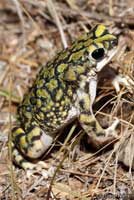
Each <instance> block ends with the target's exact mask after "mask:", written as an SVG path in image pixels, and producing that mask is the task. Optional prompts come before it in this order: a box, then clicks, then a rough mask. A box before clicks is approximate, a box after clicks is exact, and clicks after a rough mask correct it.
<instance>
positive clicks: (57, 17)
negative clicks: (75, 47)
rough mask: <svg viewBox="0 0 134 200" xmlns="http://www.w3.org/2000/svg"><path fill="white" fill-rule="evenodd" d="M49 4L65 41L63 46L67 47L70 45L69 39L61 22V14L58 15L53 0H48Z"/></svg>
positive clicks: (49, 8)
mask: <svg viewBox="0 0 134 200" xmlns="http://www.w3.org/2000/svg"><path fill="white" fill-rule="evenodd" d="M47 6H48V10H49V12H50V14H51V16H52V18H53V19H54V21H55V23H56V25H57V27H58V29H59V32H60V36H61V40H62V43H63V46H64V48H66V47H67V46H68V45H67V41H66V37H65V34H64V31H63V28H62V24H61V22H60V19H59V16H58V13H57V11H56V8H55V6H54V3H53V1H52V0H48V1H47Z"/></svg>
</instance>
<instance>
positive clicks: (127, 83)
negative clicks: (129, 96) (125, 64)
mask: <svg viewBox="0 0 134 200" xmlns="http://www.w3.org/2000/svg"><path fill="white" fill-rule="evenodd" d="M112 84H113V86H114V88H115V90H116V92H117V93H119V92H120V84H121V85H123V86H124V87H125V88H127V89H128V91H129V92H130V93H133V89H132V88H133V87H134V81H133V80H132V79H131V78H130V77H129V76H127V75H123V74H120V75H117V76H116V77H115V78H114V79H113V81H112Z"/></svg>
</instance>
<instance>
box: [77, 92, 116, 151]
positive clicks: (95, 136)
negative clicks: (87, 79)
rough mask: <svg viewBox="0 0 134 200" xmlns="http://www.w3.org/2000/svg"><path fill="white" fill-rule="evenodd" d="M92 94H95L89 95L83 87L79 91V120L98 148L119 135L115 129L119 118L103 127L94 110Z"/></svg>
mask: <svg viewBox="0 0 134 200" xmlns="http://www.w3.org/2000/svg"><path fill="white" fill-rule="evenodd" d="M90 92H91V91H90ZM91 96H95V95H89V94H88V92H85V91H84V90H82V89H80V90H79V91H78V92H77V98H78V101H77V102H78V105H79V111H80V115H79V122H80V124H81V126H82V128H83V129H84V131H85V132H86V133H87V134H88V136H89V138H90V140H91V142H92V143H93V145H94V146H95V147H96V148H100V147H101V146H102V145H103V144H104V143H106V142H108V141H111V140H112V139H114V138H116V137H117V134H116V130H115V129H116V127H117V125H118V123H119V120H118V119H117V120H115V121H114V122H113V124H112V125H111V126H110V127H108V128H107V129H103V128H102V127H101V126H100V124H99V122H98V121H97V119H96V118H95V116H94V114H93V112H92V103H93V99H91Z"/></svg>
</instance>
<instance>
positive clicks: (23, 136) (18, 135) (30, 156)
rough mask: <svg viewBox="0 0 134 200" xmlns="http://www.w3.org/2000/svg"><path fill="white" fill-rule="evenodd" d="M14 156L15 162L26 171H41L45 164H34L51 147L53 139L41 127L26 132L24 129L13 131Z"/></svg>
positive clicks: (33, 127)
mask: <svg viewBox="0 0 134 200" xmlns="http://www.w3.org/2000/svg"><path fill="white" fill-rule="evenodd" d="M12 141H13V142H12V155H13V160H14V162H15V163H16V164H17V165H19V166H20V167H22V168H23V169H24V170H33V171H34V170H36V169H37V170H36V172H37V171H39V173H40V171H41V165H42V167H45V163H44V166H43V163H41V162H40V163H39V165H36V164H34V163H33V162H32V161H34V160H36V159H38V158H39V157H40V156H41V155H42V154H43V153H44V152H45V151H46V150H47V149H48V147H49V146H50V145H51V143H52V141H53V138H52V137H51V136H49V135H47V134H46V133H45V132H43V131H42V129H40V127H37V126H32V127H30V128H29V129H27V131H26V132H25V131H24V130H23V129H22V128H18V127H16V128H14V129H13V130H12Z"/></svg>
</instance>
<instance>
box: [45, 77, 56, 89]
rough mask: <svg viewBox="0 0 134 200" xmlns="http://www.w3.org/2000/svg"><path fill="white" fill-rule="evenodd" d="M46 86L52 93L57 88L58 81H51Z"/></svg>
mask: <svg viewBox="0 0 134 200" xmlns="http://www.w3.org/2000/svg"><path fill="white" fill-rule="evenodd" d="M46 86H47V87H48V89H49V90H50V91H52V90H54V89H55V88H57V86H58V82H57V80H55V79H52V80H50V82H49V83H47V84H46Z"/></svg>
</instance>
